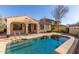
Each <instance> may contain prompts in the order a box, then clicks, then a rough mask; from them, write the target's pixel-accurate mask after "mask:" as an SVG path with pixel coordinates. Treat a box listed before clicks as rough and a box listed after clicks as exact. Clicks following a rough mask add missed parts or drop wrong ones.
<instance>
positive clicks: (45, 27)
mask: <svg viewBox="0 0 79 59" xmlns="http://www.w3.org/2000/svg"><path fill="white" fill-rule="evenodd" d="M52 22H53V20H51V19H48V18H42V19H40V20H39V25H40V32H51V25H52Z"/></svg>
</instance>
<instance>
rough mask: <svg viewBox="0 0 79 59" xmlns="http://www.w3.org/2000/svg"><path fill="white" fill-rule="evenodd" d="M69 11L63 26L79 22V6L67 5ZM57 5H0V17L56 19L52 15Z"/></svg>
mask: <svg viewBox="0 0 79 59" xmlns="http://www.w3.org/2000/svg"><path fill="white" fill-rule="evenodd" d="M67 6H68V7H69V11H68V12H67V13H66V15H65V17H63V18H62V19H61V23H62V24H74V23H76V22H79V5H67ZM54 8H56V5H0V16H4V17H9V16H22V15H26V16H31V17H32V18H34V19H36V20H40V19H41V18H43V17H46V18H50V19H54V18H53V15H52V13H53V12H54Z"/></svg>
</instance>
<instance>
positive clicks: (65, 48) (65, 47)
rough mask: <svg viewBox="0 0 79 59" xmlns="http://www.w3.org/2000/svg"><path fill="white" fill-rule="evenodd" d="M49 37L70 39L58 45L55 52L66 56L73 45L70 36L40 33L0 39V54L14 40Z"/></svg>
mask: <svg viewBox="0 0 79 59" xmlns="http://www.w3.org/2000/svg"><path fill="white" fill-rule="evenodd" d="M51 35H61V36H66V37H69V38H70V39H69V40H67V41H66V42H64V43H63V44H62V45H60V46H59V47H58V48H57V49H56V50H55V52H56V53H59V54H66V53H68V51H69V49H70V48H71V46H72V45H73V43H74V41H75V38H74V37H73V36H70V35H64V34H61V33H40V34H31V35H26V36H16V38H15V37H9V38H4V39H0V40H3V41H0V43H2V44H0V48H1V49H0V54H4V53H5V50H6V46H7V44H8V43H11V42H12V41H14V40H20V39H28V40H29V39H33V38H38V37H42V36H48V37H50V36H51Z"/></svg>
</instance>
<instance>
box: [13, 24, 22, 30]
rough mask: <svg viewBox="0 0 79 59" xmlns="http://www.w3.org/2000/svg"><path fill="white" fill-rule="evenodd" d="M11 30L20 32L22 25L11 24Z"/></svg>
mask: <svg viewBox="0 0 79 59" xmlns="http://www.w3.org/2000/svg"><path fill="white" fill-rule="evenodd" d="M13 30H22V24H13Z"/></svg>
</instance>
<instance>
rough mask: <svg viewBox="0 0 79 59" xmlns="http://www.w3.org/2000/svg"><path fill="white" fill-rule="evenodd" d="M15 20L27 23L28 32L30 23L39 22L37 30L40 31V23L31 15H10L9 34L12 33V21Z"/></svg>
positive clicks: (8, 21)
mask: <svg viewBox="0 0 79 59" xmlns="http://www.w3.org/2000/svg"><path fill="white" fill-rule="evenodd" d="M13 22H17V23H18V22H19V23H20V22H21V23H24V24H26V33H28V24H31V23H34V24H37V32H39V24H38V22H37V21H35V20H33V19H32V18H31V17H28V16H17V17H8V18H7V34H8V35H10V34H11V32H12V27H11V23H13Z"/></svg>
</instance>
